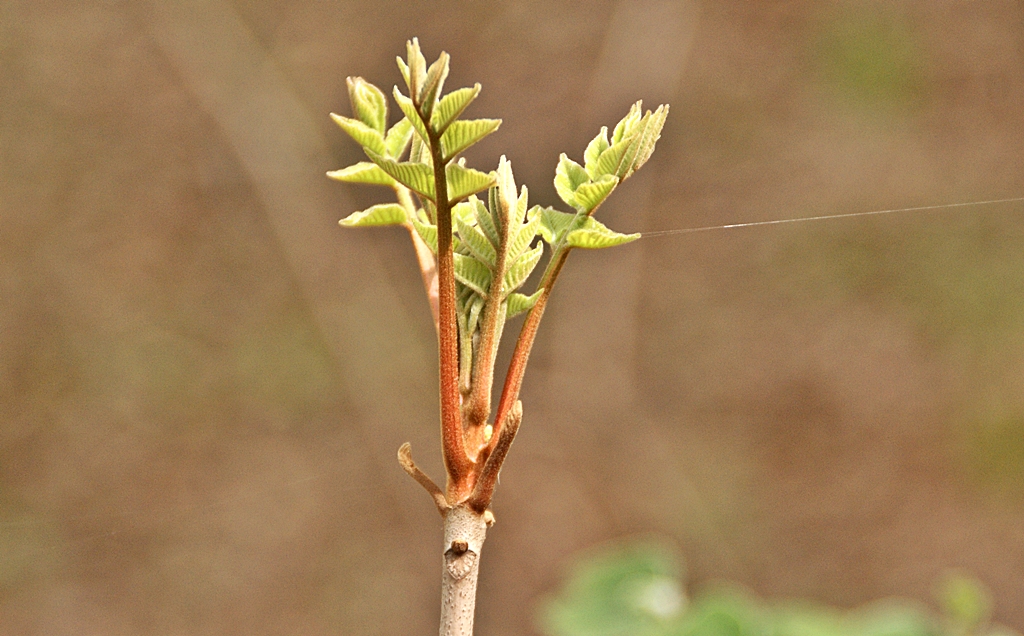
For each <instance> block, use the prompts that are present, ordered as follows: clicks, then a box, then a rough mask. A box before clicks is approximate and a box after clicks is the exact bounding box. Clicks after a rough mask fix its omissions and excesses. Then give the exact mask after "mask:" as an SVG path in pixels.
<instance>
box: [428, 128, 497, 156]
mask: <svg viewBox="0 0 1024 636" xmlns="http://www.w3.org/2000/svg"><path fill="white" fill-rule="evenodd" d="M500 125H501V120H500V119H469V120H457V121H453V122H452V123H451V125H450V126H448V129H447V130H446V131H445V133H444V135H442V136H441V147H442V148H443V149H444V158H445V161H448V160H450V159H451V158H452V157H454V156H455V155H457V154H459V153H460V152H462V151H463V150H465V149H466V148H469V147H470V146H472V145H473V144H475V143H476V142H478V141H480V140H481V139H483V138H484V137H486V136H487V135H489V134H491V133H492V132H494V131H495V130H497V129H498V126H500Z"/></svg>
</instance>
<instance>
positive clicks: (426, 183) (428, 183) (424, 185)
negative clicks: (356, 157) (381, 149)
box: [366, 149, 434, 201]
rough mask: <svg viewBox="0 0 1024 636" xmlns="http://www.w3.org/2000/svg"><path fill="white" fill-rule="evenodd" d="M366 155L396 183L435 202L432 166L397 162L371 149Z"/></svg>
mask: <svg viewBox="0 0 1024 636" xmlns="http://www.w3.org/2000/svg"><path fill="white" fill-rule="evenodd" d="M366 154H367V155H368V156H369V157H370V159H371V160H372V161H373V162H374V163H375V164H377V165H378V166H380V169H381V170H383V171H384V172H386V173H388V174H389V175H391V176H392V177H393V178H394V179H395V181H397V182H399V183H401V184H402V185H404V186H405V187H407V188H409V189H410V190H412V191H413V192H417V193H419V194H422V195H423V196H425V197H427V198H428V199H430V200H432V201H433V199H434V172H433V170H431V169H430V166H428V165H426V164H422V163H412V162H410V161H401V162H399V161H395V160H394V159H388V158H387V157H382V156H380V155H379V154H377V153H375V152H371V151H370V150H369V149H367V150H366Z"/></svg>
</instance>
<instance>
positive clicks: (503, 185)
mask: <svg viewBox="0 0 1024 636" xmlns="http://www.w3.org/2000/svg"><path fill="white" fill-rule="evenodd" d="M494 176H495V177H496V178H497V182H496V183H495V185H496V186H497V187H496V188H495V189H494V190H491V191H490V192H489V193H488V194H489V195H490V196H489V197H488V198H489V199H490V204H491V214H493V215H494V220H495V222H496V224H497V225H499V226H501V228H502V230H503V231H502V232H501V234H505V233H506V230H505V228H507V226H508V222H509V217H510V216H511V215H512V210H513V209H515V206H516V180H515V177H513V175H512V162H511V161H509V160H508V159H506V158H505V155H501V158H500V159H498V169H497V170H496V171H495V173H494Z"/></svg>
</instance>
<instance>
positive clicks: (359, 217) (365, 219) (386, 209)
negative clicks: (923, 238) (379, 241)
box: [339, 203, 407, 227]
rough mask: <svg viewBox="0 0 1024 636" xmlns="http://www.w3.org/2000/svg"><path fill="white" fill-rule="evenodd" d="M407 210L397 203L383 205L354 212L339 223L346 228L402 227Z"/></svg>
mask: <svg viewBox="0 0 1024 636" xmlns="http://www.w3.org/2000/svg"><path fill="white" fill-rule="evenodd" d="M406 220H407V219H406V214H405V208H403V207H402V206H400V205H398V204H397V203H381V204H378V205H375V206H372V207H369V208H366V209H365V210H363V211H362V212H353V213H352V214H350V215H348V216H346V217H345V218H343V219H342V220H341V221H339V223H341V224H342V225H344V226H345V227H369V226H373V225H402V224H403V223H405V222H406Z"/></svg>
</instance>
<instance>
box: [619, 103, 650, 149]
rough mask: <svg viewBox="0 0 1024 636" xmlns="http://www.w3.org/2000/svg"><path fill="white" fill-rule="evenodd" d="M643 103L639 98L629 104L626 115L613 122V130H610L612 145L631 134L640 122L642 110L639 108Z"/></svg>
mask: <svg viewBox="0 0 1024 636" xmlns="http://www.w3.org/2000/svg"><path fill="white" fill-rule="evenodd" d="M643 103H644V102H643V100H640V101H638V102H636V103H635V104H633V105H632V106H630V107H629V112H628V113H626V116H625V117H623V118H622V119H620V120H619V123H617V124H615V131H614V132H612V142H611V143H612V145H613V146H614V145H615V144H617V143H619V142H620V141H622V140H623V139H626V138H628V137H630V136H631V135H632V134H633V129H634V128H636V125H637V124H638V123H640V119H641V117H642V116H643V111H642V110H641V107H642V106H643Z"/></svg>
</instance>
